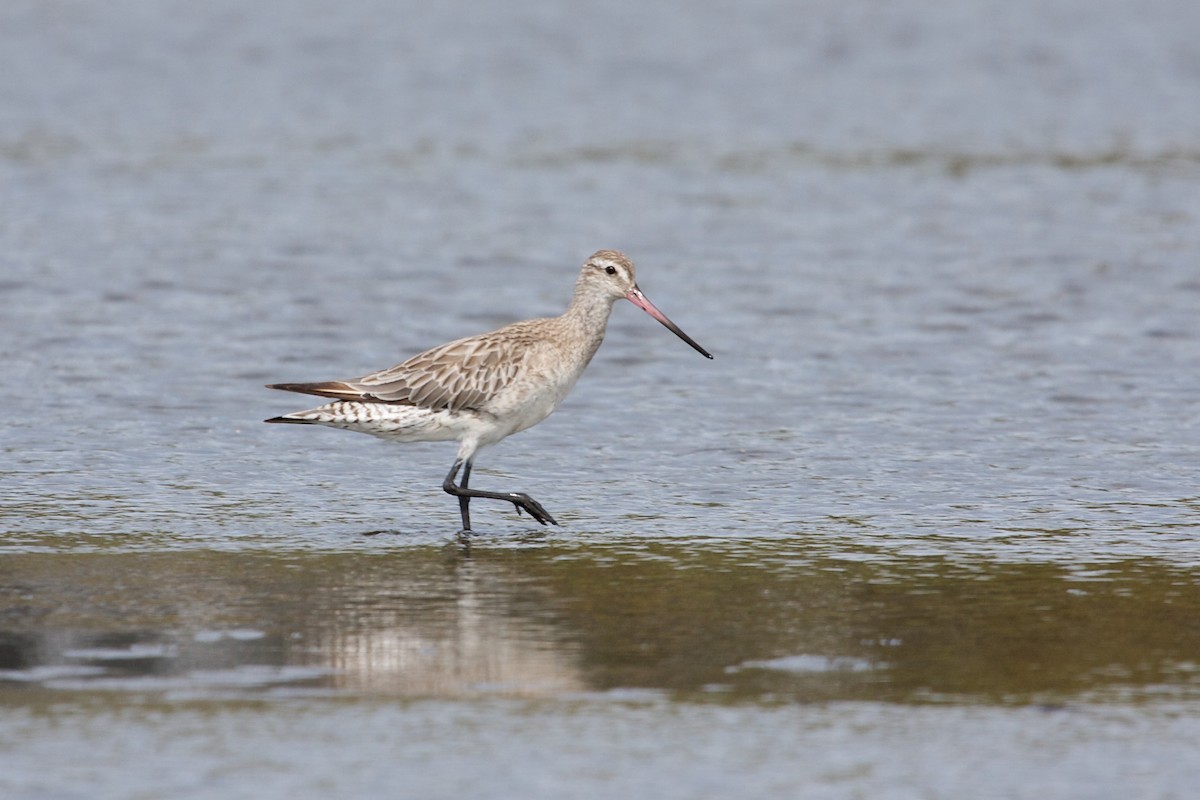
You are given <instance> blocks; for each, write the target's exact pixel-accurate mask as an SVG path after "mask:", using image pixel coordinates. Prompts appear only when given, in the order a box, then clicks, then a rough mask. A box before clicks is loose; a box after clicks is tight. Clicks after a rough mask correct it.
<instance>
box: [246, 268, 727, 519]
mask: <svg viewBox="0 0 1200 800" xmlns="http://www.w3.org/2000/svg"><path fill="white" fill-rule="evenodd" d="M622 297H624V298H626V299H628V300H630V301H632V302H633V303H634V304H635V305H637V306H639V307H640V308H642V309H643V310H645V311H646V313H648V314H650V315H651V316H653V317H654V318H655V319H657V320H658V321H659V322H661V323H662V324H663V325H665V326H667V327H668V328H669V329H671V330H672V331H673V332H674V333H675V334H676V335H678V336H679V337H680V338H681V339H683V340H684V341H686V342H687V343H688V344H690V345H691V346H692V347H693V348H695V349H696V350H697V351H699V352H700V353H701V354H703V355H704V356H706V357H708V358H712V356H711V355H710V354H709V353H708V352H707V351H705V350H704V349H703V348H702V347H700V346H699V345H698V344H696V343H695V342H694V341H692V340H691V339H690V338H689V337H688V336H687V334H685V333H684V332H683V331H681V330H680V329H679V328H678V327H677V326H675V324H674V323H672V322H671V321H670V320H669V319H667V317H666V316H664V315H663V314H662V312H660V311H659V310H658V309H657V308H655V307H654V306H653V305H652V304H651V303H650V301H649V300H647V299H646V298H645V296H644V295H643V294H642V293H641V290H640V289H638V286H637V281H636V275H635V271H634V266H633V263H632V262H631V261H630V260H629V259H628V258H626V257H625V256H624V255H623V254H621V253H619V252H617V251H615V250H600V251H599V252H597V253H595V254H593V255H592V256H591V258H589V259H588V260H587V262H586V263H585V264H584V266H583V270H582V271H581V272H580V275H579V279H578V280H577V281H576V284H575V295H574V297H573V298H572V300H571V304H570V306H569V307H568V308H567V310H566V312H565V313H563V314H562V315H561V316H558V317H549V318H545V319H534V320H527V321H524V322H514V323H513V324H511V325H506V326H505V327H503V328H500V329H499V330H496V331H492V332H491V333H484V334H480V335H478V336H470V337H467V338H465V339H458V340H456V341H453V342H449V343H447V344H443V345H439V346H438V347H434V348H432V349H430V350H426V351H425V352H423V353H420V354H418V355H415V356H413V357H412V358H410V359H408V360H407V361H405V362H403V363H402V364H398V365H396V366H394V367H390V368H388V369H385V370H381V371H379V372H373V373H371V374H369V375H364V376H362V377H361V378H352V379H349V380H342V381H324V382H319V383H280V384H271V385H270V388H272V389H282V390H285V391H291V392H300V393H303V394H312V395H317V396H320V397H328V398H333V402H331V403H327V404H325V405H323V406H320V407H318V408H313V409H310V410H308V411H297V412H294V413H291V414H285V415H283V416H281V417H274V418H272V419H269V420H266V421H267V422H290V423H300V424H317V425H327V426H330V427H334V428H343V429H346V430H353V431H360V432H362V433H369V434H372V435H374V436H380V437H383V438H385V439H391V440H393V441H399V442H429V441H458V442H459V448H458V456H457V458H456V460H455V462H454V467H453V468H452V469H451V471H450V474H449V475H448V476H447V477H446V481H445V483H444V484H443V489H445V491H447V492H449V493H450V494H453V495H456V496H457V497H458V498H459V509H460V512H461V514H462V520H463V529H464V530H468V531H469V530H470V529H471V524H470V516H469V514H468V511H467V506H468V503H469V502H470V498H471V497H486V498H490V499H498V500H506V501H508V502H511V503H513V505H514V506H515V507H516V508H517V511H518V513H519V512H520V511H521V510H525V511H527V512H529V514H530V515H531V516H533V517H534V519H536V520H537V521H538V522H541V523H542V524H546V523H553V524H558V523H557V522H556V521H555V520H554V518H553V517H552V516H550V514H549V513H547V512H546V510H545V509H543V508H542V507H541V505H540V504H539V503H537V501H535V500H533V499H532V498H530V497H529V496H528V495H524V494H520V493H496V492H481V491H478V490H474V489H469V488H468V487H467V482H468V480H469V477H470V472H471V467H472V465H473V463H474V458H475V454H476V452H477V451H478V450H479V448H481V447H484V446H486V445H489V444H495V443H496V442H499V441H500V440H501V439H503V438H505V437H506V436H510V435H512V434H513V433H516V432H518V431H522V430H525V429H526V428H528V427H530V426H532V425H535V424H537V423H538V422H541V421H542V420H543V419H545V418H546V417H547V416H549V415H550V414H551V413H552V412H553V411H554V409H555V408H557V407H558V405H559V404H560V403H561V402H562V400H563V398H564V397H566V395H567V393H568V392H569V391H570V390H571V387H573V386H574V385H575V382H576V381H577V380H578V379H579V376H580V375H582V374H583V370H584V369H585V368H586V367H587V365H588V363H589V362H590V361H591V359H592V356H593V355H595V353H596V350H597V348H599V347H600V343H601V342H602V341H603V340H604V332H605V329H606V327H607V325H608V318H609V315H610V313H611V312H612V307H613V304H614V303H615V302H616V301H617V300H619V299H621V298H622ZM460 469H462V470H463V478H462V483H461V484H460V485H456V484H455V483H454V479H455V478H456V477H457V475H458V472H459V470H460Z"/></svg>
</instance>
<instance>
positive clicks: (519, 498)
mask: <svg viewBox="0 0 1200 800" xmlns="http://www.w3.org/2000/svg"><path fill="white" fill-rule="evenodd" d="M509 497H510V498H511V500H510V502H512V504H513V507H514V508H516V509H517V515H518V516H520V514H521V509H524V510H525V511H526V513H528V514H529V516H531V517H533V518H534V519H535V520H537V521H538V522H540V523H542V524H543V525H557V524H558V520H556V519H555V518H554V517H552V516H550V512H549V511H547V510H546V509H544V508H542V504H541V503H539V502H538V501H537V500H534V499H533V498H532V497H530V496H529V495H527V494H524V493H521V492H513V493H511V494H510V495H509Z"/></svg>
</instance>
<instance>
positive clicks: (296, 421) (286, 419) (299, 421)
mask: <svg viewBox="0 0 1200 800" xmlns="http://www.w3.org/2000/svg"><path fill="white" fill-rule="evenodd" d="M263 422H290V423H292V424H294V425H307V424H309V420H306V419H295V418H291V417H271V418H270V419H264V420H263Z"/></svg>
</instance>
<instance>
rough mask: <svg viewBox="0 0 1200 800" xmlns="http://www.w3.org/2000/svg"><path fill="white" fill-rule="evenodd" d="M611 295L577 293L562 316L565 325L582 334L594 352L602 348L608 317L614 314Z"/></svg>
mask: <svg viewBox="0 0 1200 800" xmlns="http://www.w3.org/2000/svg"><path fill="white" fill-rule="evenodd" d="M615 302H616V301H615V300H614V299H613V298H612V296H611V295H606V294H596V293H593V292H586V291H576V292H575V296H574V297H573V298H572V299H571V305H569V306H568V307H567V310H566V312H565V313H564V314H563V315H562V320H563V322H564V323H566V324H567V325H569V326H570V327H572V328H574V329H575V330H577V331H578V332H579V333H580V334H582V337H581V338H583V339H585V340H587V341H588V342H589V343H590V345H591V347H590V349H591V350H592V352H595V348H597V347H599V346H600V342H601V340H603V339H604V331H605V330H606V329H607V328H608V317H609V315H610V314H612V307H613V303H615Z"/></svg>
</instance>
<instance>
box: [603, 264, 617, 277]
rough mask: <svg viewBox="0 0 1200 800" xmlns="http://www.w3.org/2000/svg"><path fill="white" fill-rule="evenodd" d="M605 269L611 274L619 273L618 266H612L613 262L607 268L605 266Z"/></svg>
mask: <svg viewBox="0 0 1200 800" xmlns="http://www.w3.org/2000/svg"><path fill="white" fill-rule="evenodd" d="M604 271H605V272H607V273H608V274H609V275H616V274H617V268H616V267H614V266H612V265H611V264H610V265H609V266H607V267H605V268H604Z"/></svg>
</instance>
